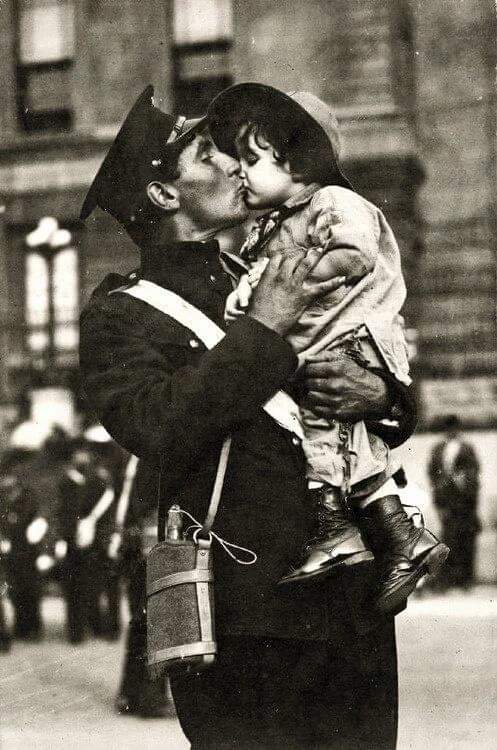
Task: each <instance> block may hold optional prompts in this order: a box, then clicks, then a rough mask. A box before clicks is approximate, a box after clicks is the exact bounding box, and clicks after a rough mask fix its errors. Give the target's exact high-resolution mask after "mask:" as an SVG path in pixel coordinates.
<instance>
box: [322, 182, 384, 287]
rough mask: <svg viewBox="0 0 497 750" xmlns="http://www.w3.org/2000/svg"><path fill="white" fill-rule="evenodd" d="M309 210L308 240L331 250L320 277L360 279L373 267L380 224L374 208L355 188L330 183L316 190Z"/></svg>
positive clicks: (326, 256)
mask: <svg viewBox="0 0 497 750" xmlns="http://www.w3.org/2000/svg"><path fill="white" fill-rule="evenodd" d="M309 212H310V216H309V224H308V228H307V241H308V243H309V244H310V245H319V246H322V247H326V249H327V251H328V252H327V253H326V254H325V255H324V256H323V258H322V259H321V261H320V262H319V263H318V265H317V266H316V269H315V271H314V275H315V277H316V278H317V279H318V280H320V281H323V280H326V279H330V278H333V277H335V276H339V275H340V276H342V275H343V276H346V277H347V278H348V279H349V280H354V279H356V280H358V279H360V278H362V277H363V276H365V275H366V274H367V273H369V272H370V271H372V270H373V268H374V265H375V263H376V259H377V257H378V242H379V237H380V226H379V222H378V218H377V216H376V215H375V213H374V211H373V209H372V207H370V206H369V205H368V204H367V203H366V202H365V201H364V200H362V198H360V197H359V196H358V195H356V194H355V193H353V192H352V191H351V190H346V189H345V188H341V187H337V186H335V185H333V186H331V185H329V186H327V187H325V188H322V189H321V190H318V191H317V192H316V193H315V195H314V196H313V198H312V201H311V204H310V206H309Z"/></svg>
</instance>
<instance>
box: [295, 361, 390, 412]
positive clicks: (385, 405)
mask: <svg viewBox="0 0 497 750" xmlns="http://www.w3.org/2000/svg"><path fill="white" fill-rule="evenodd" d="M303 384H304V388H305V390H306V392H307V396H306V397H305V400H304V404H305V405H306V406H308V407H309V408H310V409H311V410H312V411H313V412H314V413H315V414H317V415H318V416H322V417H325V418H326V419H339V420H343V421H349V422H358V421H360V420H362V419H379V418H382V417H384V416H385V415H386V414H388V411H389V399H388V389H387V386H386V384H385V382H384V381H383V380H382V378H380V376H379V375H376V373H374V372H371V371H370V370H367V369H365V368H364V367H361V365H359V364H358V363H357V362H356V361H355V360H354V359H352V358H351V357H349V356H348V355H347V353H346V352H344V351H343V350H341V349H340V348H338V347H337V348H336V349H332V350H330V351H324V352H322V353H320V354H318V355H316V356H314V357H312V358H309V360H308V361H307V362H306V364H305V365H304V371H303Z"/></svg>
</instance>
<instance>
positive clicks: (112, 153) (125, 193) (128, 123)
mask: <svg viewBox="0 0 497 750" xmlns="http://www.w3.org/2000/svg"><path fill="white" fill-rule="evenodd" d="M153 96H154V88H153V86H147V88H146V89H145V90H144V91H143V93H142V94H141V95H140V96H139V97H138V99H137V100H136V102H135V104H134V105H133V107H132V109H131V111H130V113H129V114H128V116H127V117H126V119H125V121H124V123H123V125H122V127H121V129H120V130H119V133H118V134H117V136H116V138H115V140H114V143H113V144H112V146H111V147H110V149H109V151H108V153H107V156H106V157H105V159H104V161H103V162H102V165H101V167H100V169H99V170H98V172H97V175H96V177H95V179H94V180H93V183H92V185H91V187H90V189H89V191H88V194H87V196H86V198H85V200H84V203H83V207H82V209H81V214H80V218H81V219H83V220H84V219H86V218H87V217H88V216H89V215H90V214H91V212H92V211H93V210H94V208H96V207H97V206H98V207H99V208H101V209H102V210H103V211H107V212H108V213H110V214H111V215H112V216H114V218H115V219H117V220H118V221H119V222H121V223H124V224H128V223H130V222H133V221H134V220H135V219H136V218H137V214H139V212H140V210H141V208H142V207H143V205H146V203H145V192H144V191H145V188H146V186H147V185H148V184H149V182H152V181H153V180H157V179H160V178H161V176H164V175H167V176H170V175H169V172H170V171H171V168H174V167H175V166H176V161H177V158H178V153H179V152H180V151H182V150H183V148H184V147H185V145H187V144H188V143H189V141H191V140H192V138H193V136H194V134H195V133H196V132H197V131H198V130H199V129H200V128H201V127H203V124H204V122H205V118H203V117H200V118H198V119H195V120H187V119H186V117H182V116H179V117H177V116H174V115H169V114H166V113H165V112H162V111H161V110H160V109H158V108H157V107H156V106H154V103H153ZM168 168H169V170H168Z"/></svg>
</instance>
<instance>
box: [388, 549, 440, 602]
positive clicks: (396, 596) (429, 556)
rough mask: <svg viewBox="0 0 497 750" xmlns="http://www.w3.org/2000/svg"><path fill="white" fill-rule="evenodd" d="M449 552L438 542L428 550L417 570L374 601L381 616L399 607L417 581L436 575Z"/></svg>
mask: <svg viewBox="0 0 497 750" xmlns="http://www.w3.org/2000/svg"><path fill="white" fill-rule="evenodd" d="M449 552H450V549H449V548H448V547H447V545H446V544H443V542H440V543H439V544H437V545H436V546H435V547H433V548H432V549H431V550H429V551H428V552H427V553H426V555H425V556H424V557H423V558H422V560H421V561H420V564H419V567H418V569H417V570H415V571H414V572H413V573H411V575H410V576H408V577H407V578H406V579H404V581H403V583H402V585H401V586H399V587H398V588H397V589H395V590H394V591H392V593H391V594H389V595H388V596H386V597H383V598H382V599H379V600H377V601H376V604H375V607H376V609H377V610H378V611H379V612H381V613H382V614H389V613H391V612H392V611H394V610H396V609H397V608H398V607H400V606H401V605H402V604H403V603H404V602H405V601H406V600H407V598H408V597H409V596H410V595H411V594H412V592H413V591H414V589H415V588H416V585H417V583H418V581H420V580H421V578H423V576H425V575H434V574H435V573H438V571H439V570H440V568H441V567H442V566H443V564H444V562H445V561H446V559H447V557H448V556H449Z"/></svg>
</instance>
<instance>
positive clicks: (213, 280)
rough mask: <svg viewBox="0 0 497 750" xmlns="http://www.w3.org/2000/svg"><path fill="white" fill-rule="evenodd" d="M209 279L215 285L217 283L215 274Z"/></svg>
mask: <svg viewBox="0 0 497 750" xmlns="http://www.w3.org/2000/svg"><path fill="white" fill-rule="evenodd" d="M209 278H210V280H211V281H212V283H213V284H214V283H215V282H216V277H215V276H214V274H213V273H211V275H210V276H209Z"/></svg>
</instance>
